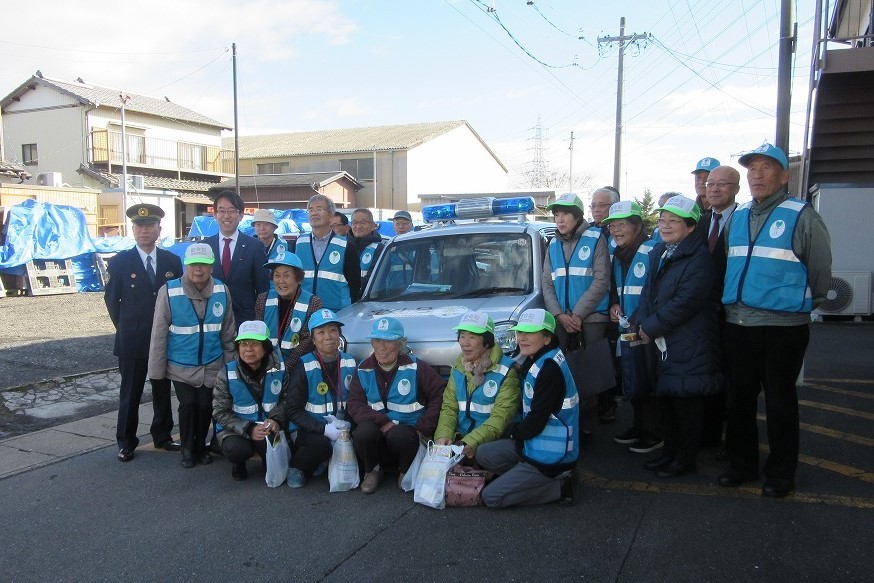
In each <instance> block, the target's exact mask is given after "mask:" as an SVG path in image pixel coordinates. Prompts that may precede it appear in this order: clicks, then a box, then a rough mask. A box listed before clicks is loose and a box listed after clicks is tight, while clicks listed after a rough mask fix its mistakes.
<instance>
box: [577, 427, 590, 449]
mask: <svg viewBox="0 0 874 583" xmlns="http://www.w3.org/2000/svg"><path fill="white" fill-rule="evenodd" d="M591 444H592V432H591V431H590V430H588V429H580V446H584V445H591Z"/></svg>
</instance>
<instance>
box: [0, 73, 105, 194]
mask: <svg viewBox="0 0 874 583" xmlns="http://www.w3.org/2000/svg"><path fill="white" fill-rule="evenodd" d="M3 139H4V142H5V149H6V157H7V159H9V160H13V161H16V162H23V161H22V160H21V156H22V154H21V146H22V145H23V144H36V145H37V154H38V156H39V163H38V164H36V165H33V166H30V165H28V166H26V168H27V170H28V172H30V173H31V174H33V176H34V178H33V182H34V183H35V182H36V177H37V175H39V174H41V173H44V172H60V173H61V174H62V179H63V181H64V183H66V184H69V185H70V186H76V187H84V186H94V185H93V184H90V183H89V184H86V182H85V181H84V179H83V178H82V176H81V175H79V174H78V173H77V172H76V170H77V169H78V168H79V164H80V163H81V161H82V156H83V153H84V151H85V139H84V134H83V132H82V113H81V108H80V107H79V105H78V102H76V101H75V100H73V99H72V98H69V97H66V96H64V95H61V94H60V93H57V92H56V91H51V90H48V89H46V88H45V87H42V86H37V88H36V89H34V90H33V91H28V92H27V93H26V94H25V95H24V96H22V98H21V101H18V102H13V103H11V104H10V105H9V106H8V107H7V108H6V109H5V110H4V111H3Z"/></svg>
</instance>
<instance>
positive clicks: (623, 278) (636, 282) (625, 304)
mask: <svg viewBox="0 0 874 583" xmlns="http://www.w3.org/2000/svg"><path fill="white" fill-rule="evenodd" d="M650 251H652V245H651V244H650V243H641V245H640V247H638V248H637V252H636V253H635V254H634V257H633V258H632V259H631V269H630V270H629V271H628V273H623V272H622V263H620V262H619V260H618V259H616V258H614V259H613V277H614V279H615V280H616V292H617V293H618V294H619V306H620V307H621V308H622V313H623V314H625V316H626V317H627V318H630V317H631V315H632V314H633V313H634V311H635V310H637V306H638V304H639V303H640V292H641V291H643V284H645V283H646V278H647V272H648V271H649V252H650Z"/></svg>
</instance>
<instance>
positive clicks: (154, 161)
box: [89, 130, 234, 174]
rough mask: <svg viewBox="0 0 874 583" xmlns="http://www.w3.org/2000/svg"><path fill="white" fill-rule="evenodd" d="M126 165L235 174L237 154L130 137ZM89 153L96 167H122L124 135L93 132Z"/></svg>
mask: <svg viewBox="0 0 874 583" xmlns="http://www.w3.org/2000/svg"><path fill="white" fill-rule="evenodd" d="M126 137H127V163H128V164H132V165H135V166H145V167H149V168H161V169H166V170H181V171H187V172H211V173H215V174H233V173H234V151H233V150H225V149H223V148H220V147H218V146H207V145H204V144H192V143H189V142H177V141H175V140H164V139H161V138H147V137H145V136H137V135H132V134H127V136H126ZM89 150H90V153H91V162H92V163H94V164H116V165H121V164H122V136H121V132H113V131H109V130H92V131H91V136H90V144H89Z"/></svg>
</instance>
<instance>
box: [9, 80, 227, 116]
mask: <svg viewBox="0 0 874 583" xmlns="http://www.w3.org/2000/svg"><path fill="white" fill-rule="evenodd" d="M35 83H36V84H39V85H43V86H44V87H49V88H52V89H54V90H56V91H60V92H61V93H64V94H65V95H69V96H71V97H73V98H74V99H76V100H78V101H79V102H80V103H82V104H84V105H91V106H96V105H98V104H100V105H104V106H118V107H121V100H120V99H119V94H120V93H125V94H126V95H129V96H130V100H129V101H128V102H127V104H126V105H125V109H126V110H127V111H136V112H140V113H147V114H150V115H155V116H159V117H163V118H167V119H175V120H179V121H185V122H189V123H197V124H202V125H206V126H212V127H217V128H222V129H231V128H230V126H229V125H228V124H225V123H222V122H220V121H216V120H214V119H212V118H209V117H207V116H205V115H201V114H199V113H197V112H196V111H192V110H190V109H188V108H187V107H183V106H181V105H179V104H177V103H173V102H172V101H168V100H167V99H166V98H164V99H161V98H157V97H149V96H147V95H137V94H135V93H130V92H128V91H122V90H119V89H113V88H111V87H103V86H100V85H93V84H91V83H84V82H79V80H76V81H62V80H60V79H51V78H49V77H44V76H43V75H42V73H40V72H39V71H37V72H36V74H35V75H34V76H33V77H31V78H30V79H28V80H27V81H25V82H24V83H22V84H21V85H20V86H19V87H18V88H17V89H15V90H14V91H13V92H12V93H10V94H9V95H7V96H6V97H4V98H3V99H2V100H0V107H6V106H7V105H8V103H9V102H10V101H12V100H13V99H16V98H19V97H20V96H21V95H23V94H24V93H26V92H27V91H29V90H30V89H31V88H32V86H33V85H34V84H35Z"/></svg>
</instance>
